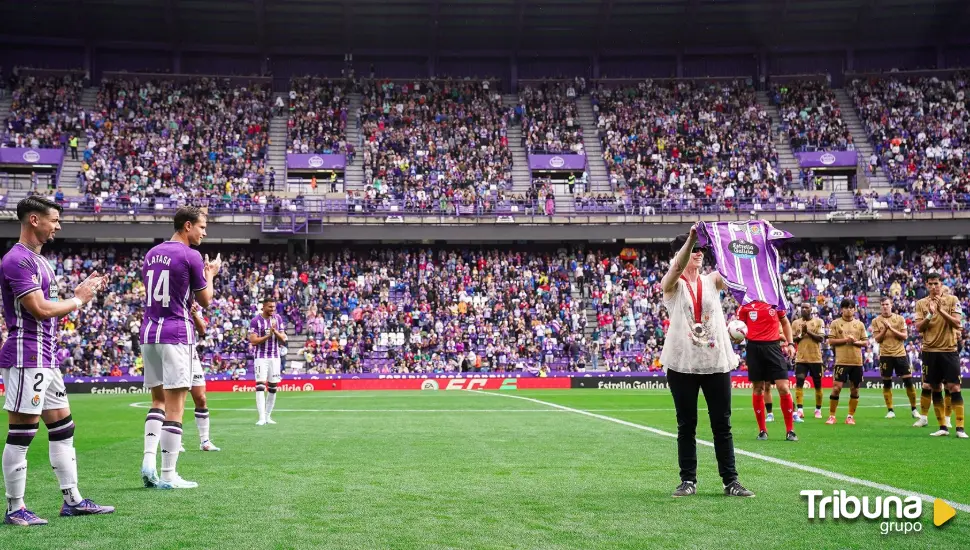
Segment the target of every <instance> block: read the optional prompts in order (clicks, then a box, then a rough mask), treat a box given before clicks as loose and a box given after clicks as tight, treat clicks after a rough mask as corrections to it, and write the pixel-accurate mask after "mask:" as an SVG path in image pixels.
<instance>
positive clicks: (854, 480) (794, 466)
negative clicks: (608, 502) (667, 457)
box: [465, 390, 970, 512]
mask: <svg viewBox="0 0 970 550" xmlns="http://www.w3.org/2000/svg"><path fill="white" fill-rule="evenodd" d="M465 391H469V392H474V393H480V394H484V395H494V396H497V397H507V398H509V399H521V400H523V401H529V402H531V403H537V404H539V405H545V406H547V407H553V408H556V409H559V410H562V411H565V412H571V413H575V414H581V415H583V416H588V417H590V418H597V419H599V420H605V421H607V422H613V423H614V424H619V425H621V426H627V427H629V428H634V429H637V430H643V431H645V432H650V433H652V434H655V435H660V436H663V437H672V438H674V439H676V438H677V434H675V433H670V432H667V431H664V430H658V429H657V428H651V427H650V426H644V425H642V424H636V423H633V422H627V421H626V420H620V419H619V418H613V417H612V416H606V415H602V414H595V413H592V412H589V411H584V410H581V409H574V408H572V407H566V406H564V405H558V404H556V403H550V402H548V401H541V400H539V399H533V398H531V397H522V396H520V395H511V394H508V393H493V392H485V391H481V390H465ZM697 444H698V445H703V446H705V447H714V444H713V443H711V442H710V441H705V440H703V439H698V440H697ZM734 454H736V455H742V456H746V457H749V458H755V459H758V460H763V461H765V462H769V463H771V464H777V465H779V466H785V467H787V468H792V469H794V470H801V471H803V472H808V473H811V474H815V475H819V476H823V477H827V478H831V479H835V480H838V481H843V482H846V483H852V484H854V485H862V486H863V487H869V488H870V489H878V490H880V491H884V492H887V493H895V494H897V495H901V496H907V497H918V498H920V499H922V500H923V501H925V502H933V501H935V500H936V498H937V497H934V496H931V495H926V494H923V493H917V492H915V491H909V490H906V489H900V488H898V487H893V486H892V485H885V484H883V483H876V482H875V481H869V480H867V479H861V478H858V477H852V476H847V475H845V474H840V473H838V472H831V471H829V470H823V469H822V468H816V467H814V466H806V465H804V464H799V463H797V462H791V461H789V460H782V459H780V458H775V457H773V456H767V455H762V454H758V453H752V452H751V451H745V450H742V449H738V448H736V447H735V449H734ZM941 500H943V501H945V502H947V503H948V504H949V505H950V506H953V507H954V508H956V509H957V510H962V511H964V512H970V504H963V503H960V502H954V501H952V500H947V499H945V498H944V499H941Z"/></svg>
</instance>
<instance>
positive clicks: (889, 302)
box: [871, 296, 919, 418]
mask: <svg viewBox="0 0 970 550" xmlns="http://www.w3.org/2000/svg"><path fill="white" fill-rule="evenodd" d="M880 308H881V311H880V314H879V316H878V317H876V318H875V319H873V320H872V329H871V330H872V337H873V338H875V339H876V342H878V343H879V375H880V376H881V377H882V397H883V399H884V400H885V401H886V409H888V412H887V413H886V418H896V412H895V411H894V410H893V374H894V373H895V374H896V376H898V377H900V378H901V379H902V380H903V386H905V387H906V396H907V397H909V408H910V410H911V411H912V415H913V418H919V412H918V411H917V410H916V388H915V387H913V367H912V366H911V365H910V364H909V358H908V357H906V348H905V347H904V344H905V343H906V338H907V336H908V333H907V330H906V320H905V319H903V316H902V315H899V314H898V313H893V299H892V298H890V297H888V296H886V297H885V298H883V299H882V302H881V303H880Z"/></svg>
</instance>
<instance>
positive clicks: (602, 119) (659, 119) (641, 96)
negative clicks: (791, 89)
mask: <svg viewBox="0 0 970 550" xmlns="http://www.w3.org/2000/svg"><path fill="white" fill-rule="evenodd" d="M591 96H592V101H593V110H594V112H596V113H597V116H598V118H597V129H598V131H599V134H600V139H601V141H602V144H603V151H604V153H603V156H604V160H605V162H606V164H607V168H608V169H609V173H610V178H611V184H612V186H613V188H614V189H619V190H628V191H629V192H630V193H631V194H633V195H637V196H639V197H640V198H641V199H645V200H650V201H659V200H662V199H667V198H677V199H680V198H681V197H690V198H693V199H697V200H701V201H703V200H708V201H711V200H717V199H718V198H719V197H722V196H725V195H730V196H732V197H737V198H743V197H752V196H754V195H755V194H757V193H760V192H762V190H763V189H764V188H765V187H766V186H767V185H768V184H776V185H777V184H781V183H782V181H783V178H782V176H783V175H782V174H779V173H778V169H777V162H778V155H777V152H776V150H775V147H774V144H773V141H772V138H771V136H772V132H771V121H770V119H769V117H768V113H767V111H765V109H764V108H763V107H762V106H760V105H759V104H758V101H757V98H756V96H755V93H754V90H753V89H752V88H751V87H750V86H749V85H747V84H745V83H744V82H741V81H733V82H729V83H712V84H705V83H696V82H688V81H680V82H652V81H646V82H643V83H640V84H638V85H636V86H635V87H627V88H608V87H604V86H601V87H600V88H598V89H596V90H594V91H593V92H592V94H591ZM789 177H790V176H789ZM732 200H733V199H732Z"/></svg>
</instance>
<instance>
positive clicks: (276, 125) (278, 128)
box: [267, 92, 289, 189]
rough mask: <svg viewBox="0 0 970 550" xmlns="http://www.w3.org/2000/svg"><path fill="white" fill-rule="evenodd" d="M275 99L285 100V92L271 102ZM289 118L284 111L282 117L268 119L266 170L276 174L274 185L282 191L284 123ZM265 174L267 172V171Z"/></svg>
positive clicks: (284, 156)
mask: <svg viewBox="0 0 970 550" xmlns="http://www.w3.org/2000/svg"><path fill="white" fill-rule="evenodd" d="M277 97H282V98H283V99H284V101H286V100H287V94H286V93H285V92H279V93H277V94H275V95H274V96H273V101H274V102H275V101H276V98H277ZM287 120H289V116H288V115H287V114H286V111H284V112H283V116H273V117H271V118H270V119H269V162H268V167H267V168H272V169H273V170H274V171H275V172H276V183H277V185H279V186H280V187H281V188H282V189H285V188H286V187H285V185H286V122H287ZM267 173H269V170H268V169H267Z"/></svg>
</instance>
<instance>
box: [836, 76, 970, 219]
mask: <svg viewBox="0 0 970 550" xmlns="http://www.w3.org/2000/svg"><path fill="white" fill-rule="evenodd" d="M968 78H970V74H968V73H965V72H964V73H956V74H954V75H953V76H952V77H949V78H944V79H939V78H936V77H932V78H908V79H896V78H869V79H856V80H853V81H852V82H851V83H850V84H849V86H848V93H849V96H850V97H851V98H852V100H853V101H854V102H855V107H856V109H857V110H858V112H859V117H860V118H861V120H862V123H863V125H864V126H865V129H866V132H867V133H868V134H869V137H870V139H871V140H872V141H873V144H874V146H875V153H874V154H873V158H871V159H870V160H869V164H870V166H871V167H872V168H873V169H883V170H885V171H886V174H887V175H888V176H889V179H890V180H891V181H892V182H893V183H894V184H895V185H898V186H900V187H904V188H907V189H908V190H909V191H911V192H912V194H913V196H914V199H915V200H923V201H927V202H929V201H932V202H934V203H941V204H951V203H958V204H961V205H963V206H965V205H966V204H967V203H968V202H970V177H968V175H967V171H968V169H970V147H968V137H970V133H968V125H970V115H968V112H967V105H966V91H967V85H968Z"/></svg>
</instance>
